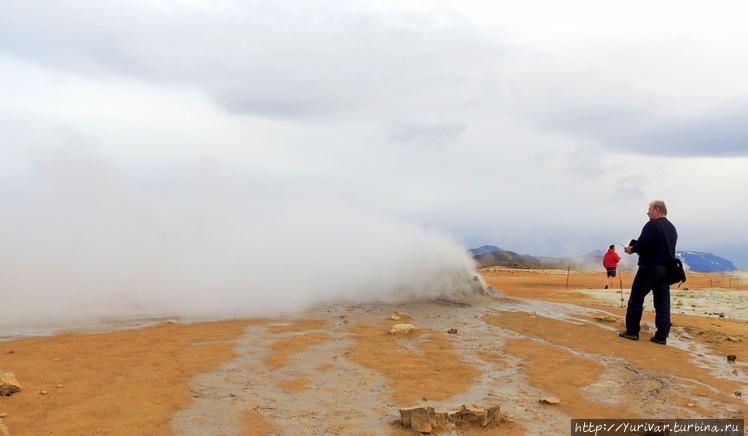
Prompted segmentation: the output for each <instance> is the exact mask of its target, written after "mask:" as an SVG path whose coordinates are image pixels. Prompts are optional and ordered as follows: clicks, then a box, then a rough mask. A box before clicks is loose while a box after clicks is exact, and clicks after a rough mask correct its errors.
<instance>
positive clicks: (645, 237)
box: [618, 200, 678, 345]
mask: <svg viewBox="0 0 748 436" xmlns="http://www.w3.org/2000/svg"><path fill="white" fill-rule="evenodd" d="M647 216H648V217H649V222H648V223H647V224H645V225H644V228H643V229H642V233H641V235H640V236H639V239H637V240H633V241H631V245H630V246H628V247H626V248H624V251H625V252H626V253H628V254H631V253H637V254H639V269H638V270H637V271H636V277H635V278H634V283H633V284H632V285H631V295H630V296H629V304H628V308H627V309H626V330H625V331H622V332H620V333H618V335H619V336H621V337H622V338H626V339H632V340H638V339H639V330H640V329H641V327H640V325H639V324H640V323H641V320H642V311H643V309H644V297H646V296H647V294H648V293H649V291H652V296H653V297H654V307H655V325H656V326H657V332H655V334H654V336H652V337H651V338H650V340H651V341H652V342H655V343H657V344H662V345H665V344H666V343H667V337H668V335H669V334H670V285H668V284H667V282H666V280H665V275H666V272H667V264H668V263H669V262H670V261H671V259H672V256H674V255H675V243H676V241H677V240H678V232H677V231H676V230H675V226H673V224H672V223H671V222H670V221H668V219H667V207H665V202H663V201H660V200H656V201H653V202H651V203H649V210H648V211H647ZM668 241H669V242H670V244H668ZM668 246H669V247H668Z"/></svg>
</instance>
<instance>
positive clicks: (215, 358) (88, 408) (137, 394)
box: [0, 321, 252, 436]
mask: <svg viewBox="0 0 748 436" xmlns="http://www.w3.org/2000/svg"><path fill="white" fill-rule="evenodd" d="M251 323H252V322H251V321H226V322H212V323H200V324H170V325H164V326H160V327H151V328H145V329H142V330H128V331H118V332H114V333H108V334H90V335H81V334H71V335H63V336H53V337H41V338H28V339H22V340H16V341H11V342H0V367H2V369H3V370H6V371H11V372H13V373H14V374H15V375H16V377H17V378H18V380H19V382H20V383H21V385H22V387H23V391H22V392H20V393H18V394H16V395H13V396H12V397H6V398H0V409H2V410H0V411H2V412H5V413H7V414H8V416H7V418H5V420H4V421H5V424H6V425H7V426H8V428H9V429H10V433H11V434H12V435H13V436H25V435H28V436H37V435H92V434H108V435H123V436H125V435H127V436H130V435H154V434H169V433H170V431H169V419H170V417H171V415H172V414H173V413H174V412H175V411H177V410H179V409H180V408H182V407H185V406H186V405H187V404H188V403H189V402H190V400H191V397H190V395H189V393H188V390H189V388H188V383H189V380H190V378H191V377H193V376H195V375H197V374H199V373H201V372H204V371H208V370H211V369H213V368H215V367H216V366H217V365H218V364H220V363H221V362H223V361H227V360H229V359H231V358H232V357H233V356H234V354H233V352H232V347H233V343H231V342H229V341H231V340H233V339H235V338H236V337H237V336H239V335H240V334H241V333H243V332H244V329H245V328H246V327H247V326H248V325H249V324H251ZM57 385H62V386H61V387H59V388H58V387H57ZM42 390H46V391H48V392H49V394H48V395H40V394H39V392H40V391H42Z"/></svg>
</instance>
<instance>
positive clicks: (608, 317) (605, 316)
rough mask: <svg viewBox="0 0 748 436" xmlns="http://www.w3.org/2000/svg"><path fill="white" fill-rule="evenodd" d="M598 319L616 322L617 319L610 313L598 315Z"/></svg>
mask: <svg viewBox="0 0 748 436" xmlns="http://www.w3.org/2000/svg"><path fill="white" fill-rule="evenodd" d="M595 319H596V320H598V321H602V322H616V321H617V320H616V319H615V318H613V317H612V316H608V315H598V316H596V317H595Z"/></svg>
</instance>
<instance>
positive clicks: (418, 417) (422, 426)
mask: <svg viewBox="0 0 748 436" xmlns="http://www.w3.org/2000/svg"><path fill="white" fill-rule="evenodd" d="M432 421H433V422H434V423H435V422H436V417H435V416H434V408H433V407H414V408H412V409H400V422H402V424H403V426H405V427H406V428H409V429H411V430H414V431H417V432H421V433H431V432H432V431H433V430H434V426H433V425H432Z"/></svg>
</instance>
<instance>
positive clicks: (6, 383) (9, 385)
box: [0, 372, 21, 397]
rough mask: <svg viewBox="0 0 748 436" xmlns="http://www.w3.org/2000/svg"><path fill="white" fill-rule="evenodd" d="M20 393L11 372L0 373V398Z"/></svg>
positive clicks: (19, 385) (16, 381)
mask: <svg viewBox="0 0 748 436" xmlns="http://www.w3.org/2000/svg"><path fill="white" fill-rule="evenodd" d="M20 391H21V384H20V383H18V380H16V376H15V375H13V373H12V372H6V373H5V374H2V373H0V397H7V396H10V395H13V394H15V393H16V392H20Z"/></svg>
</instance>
